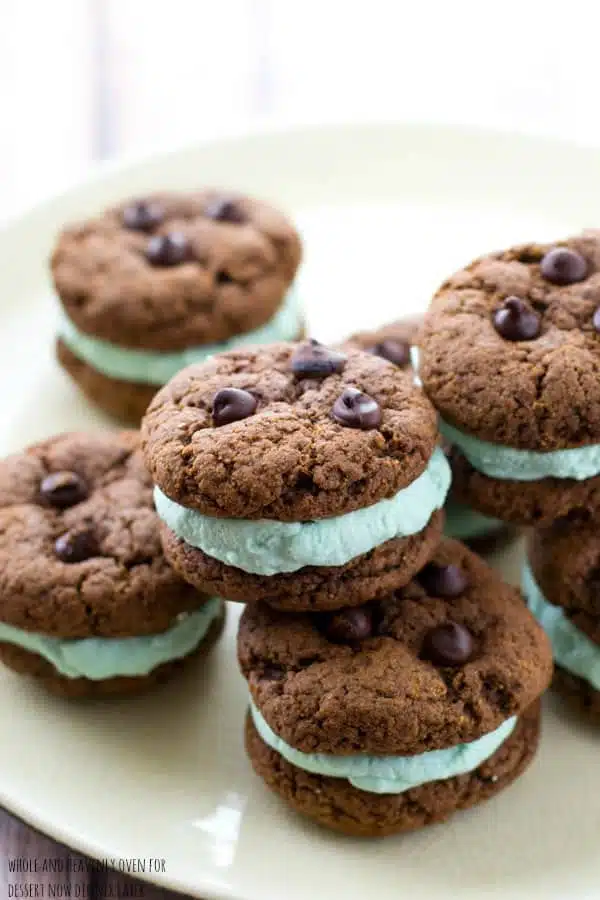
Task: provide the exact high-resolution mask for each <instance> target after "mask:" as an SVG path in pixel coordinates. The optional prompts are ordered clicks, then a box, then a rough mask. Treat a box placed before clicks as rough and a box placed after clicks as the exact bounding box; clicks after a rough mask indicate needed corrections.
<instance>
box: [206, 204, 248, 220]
mask: <svg viewBox="0 0 600 900" xmlns="http://www.w3.org/2000/svg"><path fill="white" fill-rule="evenodd" d="M204 212H205V215H207V216H208V218H209V219H214V220H215V221H216V222H231V223H232V224H234V225H241V224H242V223H243V222H245V221H246V216H245V215H244V213H243V212H242V210H241V209H240V207H239V205H238V204H237V203H236V202H235V200H231V198H228V197H219V198H217V199H216V200H213V201H212V202H211V203H209V204H208V206H207V207H206V209H205V211H204Z"/></svg>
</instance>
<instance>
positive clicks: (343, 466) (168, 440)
mask: <svg viewBox="0 0 600 900" xmlns="http://www.w3.org/2000/svg"><path fill="white" fill-rule="evenodd" d="M436 437H437V423H436V416H435V411H434V410H433V408H432V407H431V404H430V403H429V401H428V400H427V399H426V398H425V397H424V396H423V395H422V393H421V391H419V390H418V388H416V387H414V386H413V384H412V380H411V378H410V377H407V376H406V374H404V373H403V372H402V371H401V370H399V369H397V368H396V367H395V366H394V365H392V364H391V363H389V362H387V360H384V359H382V358H380V357H378V356H374V355H372V354H370V353H362V352H360V351H358V350H348V352H347V354H341V353H340V352H338V351H330V350H328V349H327V348H325V347H323V346H322V345H318V344H316V342H313V343H311V342H310V341H308V342H305V343H303V344H290V343H280V344H271V345H269V346H266V347H250V348H240V349H239V350H233V351H230V352H228V353H223V354H220V355H218V356H213V357H212V358H211V359H210V360H209V361H208V362H206V363H202V364H200V365H195V366H190V367H189V368H187V369H184V370H183V371H182V372H180V373H179V374H178V375H176V376H175V378H173V379H172V380H171V381H170V382H169V383H168V384H167V385H166V386H165V387H164V388H162V390H161V391H159V393H158V394H157V395H156V397H155V398H154V400H153V401H152V403H151V404H150V407H149V409H148V412H147V414H146V416H145V418H144V421H143V423H142V440H143V447H144V454H145V458H146V463H147V465H148V467H149V468H150V471H151V473H152V476H153V478H154V480H155V482H156V483H157V484H158V486H159V487H160V488H161V489H162V490H163V491H164V493H165V494H167V495H168V496H169V497H170V498H171V499H172V500H175V501H176V502H178V503H180V504H181V505H183V506H187V507H191V508H194V509H197V510H199V511H200V512H202V513H204V514H207V515H212V516H229V517H234V518H244V519H260V518H267V519H279V520H284V521H305V520H311V519H319V518H325V517H328V516H335V515H339V514H341V513H346V512H349V511H351V510H354V509H359V508H361V507H363V506H369V505H370V504H372V503H375V502H377V501H378V500H381V499H382V498H384V497H390V496H392V495H393V494H395V493H396V492H397V491H398V490H400V489H401V488H403V487H406V485H408V484H409V483H410V482H412V481H413V480H414V479H415V478H417V476H418V475H420V474H421V472H422V471H423V470H424V469H425V467H426V466H427V463H428V461H429V458H430V456H431V454H432V452H433V450H434V447H435V442H436Z"/></svg>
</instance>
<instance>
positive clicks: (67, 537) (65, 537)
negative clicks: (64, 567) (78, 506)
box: [54, 531, 98, 563]
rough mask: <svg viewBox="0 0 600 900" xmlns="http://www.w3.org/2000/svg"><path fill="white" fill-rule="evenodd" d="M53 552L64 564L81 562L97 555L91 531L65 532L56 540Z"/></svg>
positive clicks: (94, 539) (95, 543) (96, 544)
mask: <svg viewBox="0 0 600 900" xmlns="http://www.w3.org/2000/svg"><path fill="white" fill-rule="evenodd" d="M54 552H55V553H56V555H57V556H58V558H59V559H60V560H62V561H63V562H65V563H78V562H83V561H84V559H90V557H92V556H97V555H98V543H97V541H96V538H95V537H94V535H93V533H92V532H91V531H67V533H66V534H61V536H60V537H59V538H57V540H56V542H55V544H54Z"/></svg>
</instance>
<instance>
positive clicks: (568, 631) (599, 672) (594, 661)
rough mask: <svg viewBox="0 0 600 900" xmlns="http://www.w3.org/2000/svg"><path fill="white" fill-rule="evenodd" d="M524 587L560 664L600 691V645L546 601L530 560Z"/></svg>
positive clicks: (526, 566)
mask: <svg viewBox="0 0 600 900" xmlns="http://www.w3.org/2000/svg"><path fill="white" fill-rule="evenodd" d="M521 589H522V591H523V593H524V594H525V597H526V599H527V603H528V606H529V609H530V610H531V612H532V613H533V615H534V616H535V617H536V619H537V620H538V622H539V623H540V625H541V626H542V628H543V629H544V631H545V632H546V634H547V635H548V637H549V638H550V643H551V644H552V652H553V654H554V659H555V660H556V662H557V663H558V664H559V666H562V668H563V669H567V670H568V671H569V672H571V673H572V674H573V675H578V676H579V678H584V679H585V680H586V681H587V682H589V683H590V684H591V685H592V687H593V688H594V689H595V690H596V691H600V647H598V646H597V644H594V642H593V641H591V640H590V639H589V637H588V636H587V635H586V634H584V633H583V631H580V630H579V628H576V627H575V625H573V623H572V622H571V621H570V620H569V619H568V617H567V616H566V615H565V613H564V612H563V610H562V609H561V608H560V606H555V605H554V603H549V602H548V601H547V600H546V598H545V597H544V595H543V593H542V591H541V590H540V587H539V585H538V583H537V581H536V580H535V577H534V575H533V572H532V571H531V567H530V566H529V564H528V563H525V565H524V566H523V574H522V579H521Z"/></svg>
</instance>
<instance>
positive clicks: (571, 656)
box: [523, 514, 600, 720]
mask: <svg viewBox="0 0 600 900" xmlns="http://www.w3.org/2000/svg"><path fill="white" fill-rule="evenodd" d="M523 592H524V593H525V596H526V597H527V600H528V603H529V606H530V608H531V610H532V612H533V613H534V615H535V616H536V617H537V618H538V620H539V622H540V623H541V624H542V625H543V627H544V628H545V629H546V632H547V634H548V637H549V638H550V642H551V644H552V649H553V652H554V658H555V661H556V663H557V672H556V675H555V686H556V687H557V688H558V689H559V690H560V691H561V692H562V693H563V694H566V695H567V696H569V697H570V698H573V697H578V703H579V706H580V707H581V708H582V709H583V710H584V711H586V712H587V713H588V714H589V715H590V717H591V718H593V719H598V720H600V541H599V539H598V529H597V525H596V524H595V523H594V521H593V519H592V518H591V517H590V516H589V515H584V514H579V515H574V514H572V515H571V516H569V517H568V518H566V519H564V520H561V521H560V522H557V523H555V524H554V525H553V526H551V527H549V528H546V529H539V530H538V531H535V532H534V533H533V534H532V535H531V537H530V540H529V546H528V561H527V563H526V564H525V567H524V570H523Z"/></svg>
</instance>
